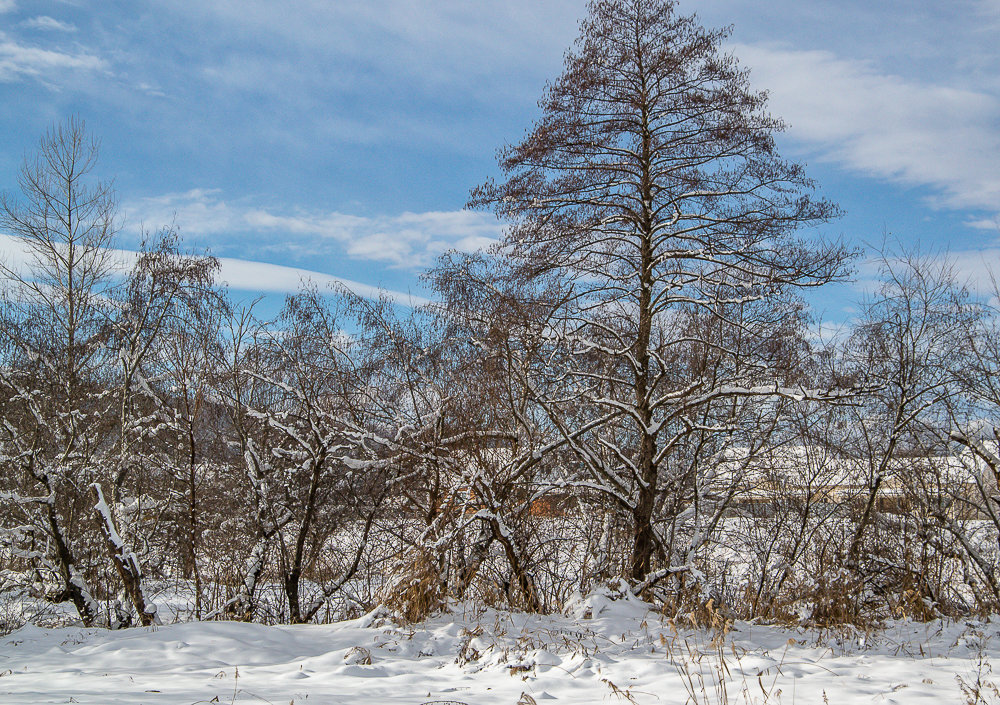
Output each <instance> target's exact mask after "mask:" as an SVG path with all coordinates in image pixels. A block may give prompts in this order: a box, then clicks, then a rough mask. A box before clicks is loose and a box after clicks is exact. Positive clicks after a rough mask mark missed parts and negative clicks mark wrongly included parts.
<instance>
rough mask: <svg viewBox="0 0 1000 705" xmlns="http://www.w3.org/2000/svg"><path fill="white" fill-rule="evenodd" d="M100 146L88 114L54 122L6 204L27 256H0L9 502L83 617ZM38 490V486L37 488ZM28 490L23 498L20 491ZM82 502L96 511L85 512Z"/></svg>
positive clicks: (106, 216)
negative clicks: (20, 260) (11, 472)
mask: <svg viewBox="0 0 1000 705" xmlns="http://www.w3.org/2000/svg"><path fill="white" fill-rule="evenodd" d="M97 155H98V144H97V142H96V141H95V140H94V139H92V138H91V137H89V136H88V134H87V132H86V129H85V126H84V124H83V123H82V121H79V120H75V119H74V120H70V121H69V122H68V123H66V124H64V125H59V126H57V127H55V128H53V129H52V130H50V131H49V132H48V133H47V134H46V135H45V136H44V137H43V138H42V140H41V143H40V145H39V148H38V151H37V154H36V156H35V157H34V158H33V159H26V160H25V163H24V165H23V166H22V168H21V171H20V173H19V174H18V185H19V186H20V190H21V196H20V198H14V197H13V196H10V195H4V196H3V198H2V200H0V227H2V228H3V229H4V230H5V231H6V232H7V233H9V234H10V235H12V236H13V237H14V239H15V242H16V243H17V244H18V245H19V246H20V247H21V248H22V250H23V252H24V255H25V262H24V265H23V266H18V264H17V263H14V262H12V263H5V264H0V274H2V276H3V278H4V291H3V318H2V324H0V336H2V338H3V345H4V350H5V353H6V355H5V360H4V364H3V365H2V367H0V384H2V386H3V394H4V398H5V406H6V408H5V414H4V428H3V433H4V455H5V456H6V458H7V461H8V462H9V463H10V467H12V468H16V472H18V473H21V475H22V477H23V478H24V481H23V482H20V483H17V484H16V489H13V490H9V491H8V494H7V495H6V496H7V499H8V500H10V501H12V502H14V503H15V504H16V505H17V507H18V508H19V510H20V511H21V513H22V520H23V521H24V523H23V524H22V525H21V527H20V528H19V529H17V530H16V531H15V532H14V533H13V534H10V533H7V534H6V536H7V537H8V538H9V537H11V536H13V537H14V538H25V537H24V536H23V535H22V536H19V535H18V534H28V535H29V537H30V539H31V541H30V543H31V544H32V545H34V546H46V547H47V548H46V549H38V550H36V551H35V552H34V553H32V556H33V557H34V558H36V559H37V560H38V561H40V564H41V565H42V566H44V567H45V568H46V569H48V570H49V571H50V572H51V573H52V574H53V575H54V576H58V580H59V582H60V586H61V590H62V592H63V594H64V595H65V596H66V597H67V598H69V599H70V600H72V601H73V603H74V605H75V606H76V608H77V611H78V612H79V614H80V617H81V619H82V620H83V622H84V624H87V625H89V624H93V623H94V621H95V620H96V619H97V618H98V607H97V604H96V602H95V600H94V598H93V595H92V591H91V588H90V587H89V586H88V585H87V582H86V580H85V578H84V575H83V571H82V570H81V568H80V565H79V558H80V555H79V554H80V551H81V550H82V546H81V545H80V543H78V542H77V539H78V535H79V534H80V533H81V532H82V531H83V529H82V528H81V524H86V523H87V522H88V518H85V517H89V511H85V507H84V503H86V502H87V501H88V499H89V494H88V493H87V491H86V490H87V488H88V487H89V485H90V483H91V482H92V481H94V480H95V479H96V477H95V475H94V472H95V466H94V463H93V459H94V455H95V453H96V452H97V451H98V449H99V441H100V439H102V438H104V437H106V434H105V433H101V432H100V430H99V429H100V426H101V425H102V424H104V423H105V419H106V415H105V413H104V412H105V410H106V405H107V401H106V399H105V397H104V396H103V395H102V393H101V391H102V390H101V389H100V385H99V380H100V377H101V375H102V374H103V373H104V371H105V370H106V367H105V365H106V362H107V361H106V360H104V359H103V358H104V356H105V355H106V354H107V346H106V345H105V342H106V340H107V336H108V326H107V310H106V308H105V306H106V298H105V295H106V293H107V288H108V285H109V277H110V274H111V269H112V261H111V255H110V249H109V247H110V245H111V243H112V240H113V238H114V235H115V232H116V229H117V225H116V203H115V198H114V193H113V191H112V189H111V187H110V186H109V185H108V184H105V183H102V182H98V181H94V180H93V179H92V178H91V175H90V174H91V171H92V170H93V168H94V166H95V164H96V161H97ZM32 486H33V488H34V489H33V490H31V489H29V488H31V487H32ZM22 493H24V494H22ZM86 509H89V507H88V508H86Z"/></svg>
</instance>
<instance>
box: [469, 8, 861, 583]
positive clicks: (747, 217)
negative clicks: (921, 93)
mask: <svg viewBox="0 0 1000 705" xmlns="http://www.w3.org/2000/svg"><path fill="white" fill-rule="evenodd" d="M725 36H726V33H725V32H724V31H709V30H706V29H703V28H702V27H700V26H699V25H698V24H697V22H696V21H695V19H694V18H692V17H684V16H679V15H678V14H677V13H676V12H675V7H674V3H673V2H672V1H670V0H655V1H653V2H650V1H648V0H596V1H595V2H591V3H590V5H589V16H588V17H587V18H586V19H585V20H584V21H583V22H582V25H581V36H580V38H579V39H578V41H577V43H576V45H575V47H574V48H573V49H572V50H571V51H570V52H569V53H568V54H567V57H566V62H565V70H564V73H563V74H562V76H560V77H559V78H558V79H557V80H556V81H555V82H554V83H552V84H551V85H550V86H549V87H548V89H547V91H546V93H545V95H544V97H543V98H542V100H541V102H540V105H541V108H542V117H541V118H540V119H539V120H538V122H537V123H536V124H535V125H534V127H533V128H532V130H531V131H530V133H529V134H528V136H527V137H526V138H525V139H524V140H523V141H522V142H520V143H518V144H515V145H510V146H507V147H504V148H503V149H502V150H501V152H500V167H501V169H502V171H503V173H504V175H505V180H503V181H502V182H499V183H496V182H493V181H489V182H487V183H486V184H484V185H483V186H481V187H479V188H477V189H475V190H474V191H473V194H472V199H471V201H470V205H471V206H473V207H486V208H492V209H493V210H495V212H496V213H497V215H498V216H500V217H501V218H503V219H506V220H507V221H509V222H510V224H511V225H510V228H509V231H508V234H507V236H506V238H505V240H504V243H503V245H502V246H501V248H500V249H499V250H498V253H499V254H501V255H502V256H504V257H506V258H508V259H509V260H510V261H511V262H512V263H513V265H514V266H515V267H517V268H518V269H519V271H520V272H521V274H522V275H523V276H524V277H526V278H529V279H531V278H535V277H539V276H542V275H546V276H557V277H558V278H559V279H561V281H562V282H563V285H564V288H565V290H566V291H567V292H569V294H570V295H569V296H567V297H566V300H565V302H564V303H563V304H562V306H561V307H560V309H559V310H558V311H557V312H556V315H555V316H554V317H553V319H552V322H551V324H550V326H549V327H548V329H547V330H546V331H545V334H546V335H547V336H548V339H549V342H550V343H551V344H552V345H558V346H561V347H562V348H563V349H564V351H565V354H564V355H560V356H557V357H556V358H554V359H556V360H558V366H557V368H554V369H552V370H550V371H549V374H551V375H554V376H555V377H557V378H559V379H561V380H563V384H562V391H561V393H552V394H545V395H543V396H539V397H538V398H537V401H538V403H540V404H541V405H542V407H543V408H544V409H545V411H546V412H547V414H548V415H549V417H550V419H551V422H552V423H553V424H554V425H555V426H556V427H557V428H558V429H559V431H560V433H561V434H562V435H563V437H564V440H565V442H566V445H567V446H568V447H569V448H571V449H572V451H573V453H574V454H575V457H576V459H577V462H578V467H579V468H580V471H581V472H580V473H579V475H578V481H579V482H580V483H583V484H588V485H590V486H595V487H599V488H600V490H601V491H602V492H604V493H605V494H606V496H607V497H608V498H609V499H610V500H611V501H612V502H613V503H615V504H617V505H618V506H619V508H620V510H621V511H622V512H624V513H625V514H626V515H627V516H628V519H629V521H630V524H631V527H632V528H631V530H632V539H631V549H630V557H629V559H628V565H627V569H626V573H627V574H628V575H629V576H630V577H631V578H632V580H634V581H635V582H636V583H643V582H644V581H647V582H648V579H649V578H651V577H652V578H653V579H655V578H656V577H657V576H660V577H662V576H663V575H667V574H669V573H670V572H672V571H678V570H680V569H681V568H682V566H680V565H675V564H674V558H675V557H673V556H667V555H666V544H667V539H666V538H665V537H664V536H662V535H660V534H659V532H658V529H657V524H658V522H657V516H656V513H657V511H658V507H660V506H661V505H662V502H663V500H664V496H665V493H670V492H672V491H673V490H671V489H669V486H670V484H671V480H670V478H666V477H664V470H665V469H666V468H667V467H668V466H670V465H671V464H672V461H671V458H673V457H679V456H678V453H679V451H680V450H681V449H686V450H685V452H686V453H687V454H688V459H687V460H686V461H684V462H683V463H677V465H678V467H680V465H685V466H686V467H688V468H690V469H692V470H695V471H698V469H699V468H704V467H705V463H704V460H705V459H706V457H710V456H711V455H717V454H718V453H719V452H720V450H721V448H720V447H719V443H720V441H721V439H724V438H726V437H727V435H729V436H732V435H734V434H735V432H736V430H737V428H738V427H740V418H741V416H742V418H744V419H749V418H751V417H753V416H754V413H755V412H753V411H752V410H751V408H750V406H748V405H747V404H746V403H745V402H746V401H747V400H751V399H758V400H759V399H763V398H768V397H770V398H779V397H785V398H791V397H796V396H802V394H801V391H800V390H796V389H795V388H794V386H793V385H791V384H790V382H789V379H788V375H787V374H786V370H784V369H783V368H782V367H781V365H780V364H779V363H780V358H781V352H780V351H781V350H782V348H783V347H785V343H787V342H788V341H789V340H790V339H792V338H794V337H795V336H794V333H793V332H792V331H790V329H789V326H788V325H787V322H788V321H789V320H794V319H795V316H794V315H793V316H791V317H789V316H788V311H790V310H792V311H794V310H795V309H796V307H797V306H796V303H795V294H794V292H795V290H798V289H801V288H803V287H811V286H818V285H821V284H824V283H826V282H829V281H831V280H833V279H836V278H837V277H839V276H841V275H842V274H843V273H844V267H845V263H846V261H847V260H848V257H849V253H848V252H846V251H845V250H844V249H843V248H841V247H838V246H828V245H824V244H821V243H816V242H810V241H807V240H802V239H799V238H797V237H796V236H795V231H796V230H797V229H798V228H800V227H802V226H807V225H812V224H815V223H819V222H822V221H824V220H826V219H828V218H830V217H832V216H834V215H835V214H836V212H837V211H836V208H835V207H834V206H832V205H831V204H829V203H827V202H825V201H822V200H815V199H813V198H811V197H810V196H809V195H808V194H809V190H810V189H811V187H812V184H811V182H810V181H809V180H808V179H807V178H806V177H805V175H804V173H803V170H802V168H801V167H800V166H799V165H796V164H793V163H789V162H787V161H784V160H782V159H781V158H780V157H779V155H778V154H777V152H776V150H775V144H774V134H775V133H776V132H778V131H780V130H781V129H782V128H783V124H782V123H781V121H780V120H778V119H776V118H773V117H771V116H770V115H769V114H768V113H767V112H766V105H765V103H766V101H765V96H764V94H763V93H759V92H755V91H753V90H752V89H751V87H750V85H749V76H748V72H747V71H746V70H745V69H742V68H740V66H739V65H738V63H737V61H736V59H734V58H733V57H732V56H729V55H726V54H724V53H723V52H722V50H721V48H720V45H721V43H722V41H723V39H724V38H725ZM783 323H784V324H783ZM699 357H700V358H702V359H700V360H699V359H696V358H699ZM734 405H735V406H734ZM739 408H743V409H744V411H743V412H741V411H739ZM734 409H735V410H734ZM744 412H745V413H744ZM585 427H586V428H587V429H589V430H587V431H586V432H583V431H581V429H583V428H585ZM699 438H700V439H701V440H699ZM705 440H711V441H712V443H711V444H710V445H711V447H707V446H705V445H704V443H703V441H705ZM739 442H740V443H745V442H746V441H745V439H744V440H742V441H739ZM705 453H708V456H706V455H705ZM674 484H675V485H676V482H674ZM704 492H707V488H706V489H705V490H704ZM703 494H704V493H703ZM688 506H690V505H689V503H688V502H685V503H684V507H685V508H686V507H688ZM684 511H685V509H684V508H681V510H680V513H683V512H684ZM709 516H710V517H711V516H716V515H715V514H713V513H710V514H709ZM709 521H711V519H709ZM699 532H701V529H696V530H695V534H699ZM657 555H659V556H660V559H659V567H657V566H656V565H654V559H655V558H656V556H657Z"/></svg>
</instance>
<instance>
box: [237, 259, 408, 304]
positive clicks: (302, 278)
mask: <svg viewBox="0 0 1000 705" xmlns="http://www.w3.org/2000/svg"><path fill="white" fill-rule="evenodd" d="M219 264H220V267H221V271H220V273H219V279H220V280H221V281H223V282H225V283H226V284H228V285H229V286H230V288H232V289H238V290H241V291H255V292H256V291H260V292H266V293H278V294H290V293H294V292H296V291H299V290H300V289H301V288H302V285H303V284H304V283H305V284H309V283H311V284H315V285H316V286H317V287H318V288H319V289H320V290H322V289H325V288H328V287H341V286H344V287H347V288H348V289H350V290H351V291H352V292H354V293H355V294H357V295H358V296H363V297H365V298H369V299H375V298H379V297H381V296H387V297H388V298H389V299H391V300H392V301H395V302H396V303H398V304H402V305H404V306H410V307H415V306H421V305H423V304H425V303H427V302H428V300H427V299H425V298H423V297H421V296H414V295H412V294H408V293H403V292H400V291H392V290H389V289H380V288H379V287H375V286H371V285H370V284H362V283H361V282H356V281H352V280H350V279H344V278H342V277H335V276H333V275H331V274H324V273H322V272H315V271H312V270H308V269H300V268H298V267H286V266H284V265H280V264H270V263H267V262H252V261H250V260H244V259H234V258H231V257H221V258H219Z"/></svg>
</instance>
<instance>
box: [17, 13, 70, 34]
mask: <svg viewBox="0 0 1000 705" xmlns="http://www.w3.org/2000/svg"><path fill="white" fill-rule="evenodd" d="M21 26H22V27H27V28H28V29H37V30H41V31H43V32H75V31H76V25H74V24H70V23H69V22H61V21H60V20H57V19H55V18H54V17H49V16H48V15H39V16H38V17H31V18H28V19H26V20H24V21H23V22H21Z"/></svg>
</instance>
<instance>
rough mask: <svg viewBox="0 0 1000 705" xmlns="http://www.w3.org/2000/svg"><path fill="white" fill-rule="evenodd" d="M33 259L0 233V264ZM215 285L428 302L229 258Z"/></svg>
mask: <svg viewBox="0 0 1000 705" xmlns="http://www.w3.org/2000/svg"><path fill="white" fill-rule="evenodd" d="M137 256H138V255H137V253H136V252H134V251H132V250H113V251H112V262H113V263H114V266H115V268H116V270H117V272H118V273H117V274H116V276H123V275H124V272H126V271H127V270H128V269H129V267H131V266H132V265H133V264H134V262H135V260H136V257H137ZM33 262H34V259H33V257H32V255H31V253H30V252H29V251H28V250H27V249H25V247H24V245H23V244H22V243H21V242H20V241H19V240H18V239H17V238H14V237H11V236H10V235H5V234H3V233H0V264H2V265H3V266H5V267H9V268H10V269H12V270H14V271H20V272H27V271H29V268H30V267H31V265H32V263H33ZM219 265H220V271H219V281H220V282H221V283H224V284H227V285H228V286H229V287H230V288H231V289H235V290H238V291H250V292H255V293H258V292H259V293H268V294H293V293H295V292H298V291H300V290H301V289H302V287H303V285H307V284H312V285H315V286H316V287H317V288H318V289H319V290H320V291H323V290H328V289H331V288H340V287H346V288H347V289H349V290H351V291H352V292H354V293H355V294H357V295H358V296H363V297H365V298H369V299H376V298H381V297H387V298H389V299H390V300H391V301H394V302H396V303H397V304H400V305H403V306H409V307H411V308H412V307H416V306H422V305H424V304H426V303H428V299H426V298H424V297H421V296H415V295H413V294H409V293H404V292H400V291H392V290H390V289H382V288H379V287H376V286H372V285H370V284H364V283H361V282H357V281H352V280H350V279H344V278H343V277H336V276H333V275H331V274H325V273H323V272H316V271H313V270H309V269H301V268H297V267H286V266H283V265H280V264H271V263H268V262H253V261H250V260H244V259H236V258H232V257H221V258H219Z"/></svg>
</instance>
